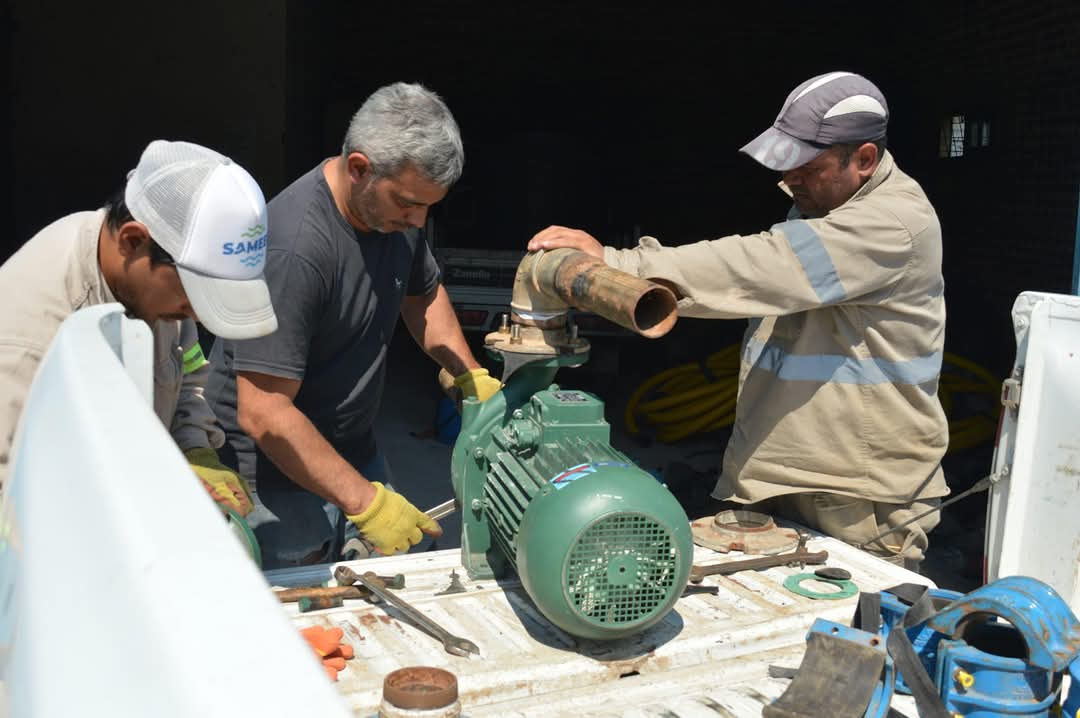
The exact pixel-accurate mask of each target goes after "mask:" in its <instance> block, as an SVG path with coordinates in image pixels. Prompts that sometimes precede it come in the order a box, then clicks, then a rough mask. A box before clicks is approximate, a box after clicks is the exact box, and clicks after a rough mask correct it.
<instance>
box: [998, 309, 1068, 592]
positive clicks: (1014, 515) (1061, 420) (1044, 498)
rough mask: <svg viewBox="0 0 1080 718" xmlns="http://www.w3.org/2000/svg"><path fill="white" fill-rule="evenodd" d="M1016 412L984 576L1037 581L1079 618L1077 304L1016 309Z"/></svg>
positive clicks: (1005, 437)
mask: <svg viewBox="0 0 1080 718" xmlns="http://www.w3.org/2000/svg"><path fill="white" fill-rule="evenodd" d="M1013 326H1014V328H1015V330H1016V345H1017V350H1016V363H1015V365H1014V376H1017V375H1018V374H1022V380H1023V388H1022V392H1021V395H1020V405H1019V410H1009V409H1005V410H1004V416H1003V418H1002V426H1001V433H1000V436H999V438H998V446H997V448H996V450H995V452H994V473H995V474H997V475H999V476H1000V475H1001V474H1002V473H1003V471H1004V470H1005V468H1006V467H1008V471H1007V473H1006V475H1005V476H1004V478H1002V479H1001V480H999V481H998V482H997V483H996V484H995V485H994V486H993V487H992V489H991V493H990V505H989V510H988V512H987V531H986V547H987V551H986V553H987V577H988V579H989V580H991V581H992V580H995V579H997V578H1000V577H1002V576H1012V575H1025V576H1032V577H1034V578H1038V579H1040V580H1042V581H1044V582H1046V583H1048V584H1049V585H1050V586H1052V587H1053V588H1054V589H1055V590H1057V592H1058V593H1060V594H1061V595H1062V597H1063V598H1065V600H1066V601H1068V602H1069V605H1070V606H1071V607H1072V609H1073V611H1076V612H1080V297H1075V296H1071V295H1062V294H1045V293H1040V292H1024V293H1022V294H1021V295H1020V296H1018V297H1017V299H1016V303H1015V304H1014V305H1013Z"/></svg>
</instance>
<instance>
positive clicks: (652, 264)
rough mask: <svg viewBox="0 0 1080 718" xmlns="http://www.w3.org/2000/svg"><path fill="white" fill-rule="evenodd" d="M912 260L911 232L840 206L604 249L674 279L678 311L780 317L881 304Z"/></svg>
mask: <svg viewBox="0 0 1080 718" xmlns="http://www.w3.org/2000/svg"><path fill="white" fill-rule="evenodd" d="M856 220H857V226H856ZM910 257H911V237H910V235H909V234H908V232H907V231H905V230H904V228H903V227H902V226H901V225H900V223H899V222H898V221H897V220H896V219H895V218H894V217H892V216H891V215H889V214H888V213H887V212H879V213H876V214H874V213H868V212H866V211H865V210H863V211H859V212H854V213H853V212H850V211H848V212H845V211H844V208H843V207H841V208H839V209H838V210H835V211H834V212H832V213H831V214H829V215H828V216H827V217H824V218H821V219H809V220H803V219H795V220H789V221H787V222H783V223H781V224H777V225H775V226H773V227H772V228H771V229H770V230H769V231H767V232H761V233H760V234H750V235H732V236H729V237H721V238H720V239H713V240H705V241H702V242H697V243H694V244H687V245H683V246H679V247H664V246H662V245H661V244H660V243H659V242H658V241H657V240H656V239H654V238H653V237H642V238H641V242H640V244H639V246H638V247H636V248H634V249H623V250H617V249H613V248H611V247H605V248H604V261H605V262H607V264H609V265H611V266H613V267H615V268H617V269H620V270H622V271H624V272H628V273H629V274H633V275H635V276H638V277H643V278H646V279H663V280H667V281H668V282H670V283H672V284H673V285H674V286H675V288H676V290H677V291H678V293H679V295H680V299H679V313H680V314H681V315H683V316H688V317H707V318H717V319H738V318H745V317H770V316H782V315H787V314H794V313H796V312H801V311H805V310H808V309H814V308H816V307H821V306H825V305H832V304H841V303H858V302H859V301H860V298H867V301H870V298H869V296H868V295H871V294H876V295H877V296H875V297H874V298H873V301H880V299H881V296H882V295H883V294H884V295H885V296H887V294H888V292H889V291H891V289H892V288H893V287H894V286H895V285H896V283H897V281H898V280H899V279H900V278H901V277H902V276H903V274H904V271H905V269H906V268H907V265H908V262H909V260H910Z"/></svg>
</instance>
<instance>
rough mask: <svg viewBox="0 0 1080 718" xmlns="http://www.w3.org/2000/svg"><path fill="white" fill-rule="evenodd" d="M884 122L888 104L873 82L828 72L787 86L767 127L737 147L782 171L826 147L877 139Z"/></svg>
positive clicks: (842, 73) (801, 163) (883, 128)
mask: <svg viewBox="0 0 1080 718" xmlns="http://www.w3.org/2000/svg"><path fill="white" fill-rule="evenodd" d="M888 124H889V106H888V105H887V104H886V103H885V96H884V95H882V94H881V90H879V89H878V88H877V86H876V85H874V83H872V82H870V81H869V80H867V79H866V78H865V77H863V76H862V75H856V74H855V73H853V72H829V73H826V74H824V75H818V76H817V77H812V78H810V79H809V80H807V81H806V82H804V83H802V84H801V85H799V86H798V87H796V88H795V89H794V90H792V91H791V94H790V95H788V96H787V100H785V101H784V106H783V107H782V108H781V109H780V114H779V115H777V116H776V121H775V122H773V125H772V127H770V128H769V129H767V130H765V131H764V132H762V133H761V134H760V135H758V136H757V137H756V138H755V139H754V140H753V141H751V142H749V143H748V144H747V145H746V146H744V147H743V148H742V149H740V150H739V151H740V152H745V153H746V154H748V155H750V156H751V157H753V158H754V159H755V160H757V161H758V162H760V163H761V164H763V165H765V166H766V167H768V168H769V169H774V170H779V171H781V172H784V171H787V170H790V169H795V168H796V167H800V166H802V165H804V164H806V163H807V162H809V161H810V160H812V159H814V158H815V157H817V156H818V155H820V154H821V153H822V152H824V151H825V150H826V149H828V148H829V147H831V146H832V145H841V144H847V143H855V142H870V141H873V140H880V139H881V138H883V137H885V130H886V127H887V126H888Z"/></svg>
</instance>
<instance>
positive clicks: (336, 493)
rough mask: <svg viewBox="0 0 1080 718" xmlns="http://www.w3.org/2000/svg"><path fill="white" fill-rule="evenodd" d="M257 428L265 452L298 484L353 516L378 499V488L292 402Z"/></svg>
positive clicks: (275, 411)
mask: <svg viewBox="0 0 1080 718" xmlns="http://www.w3.org/2000/svg"><path fill="white" fill-rule="evenodd" d="M281 403H282V405H281V406H279V407H276V408H275V410H273V411H270V412H266V416H265V417H264V418H263V419H262V420H261V421H259V422H258V428H257V429H256V428H254V427H253V431H252V432H251V433H252V437H253V438H254V439H255V442H256V443H257V444H258V445H259V448H260V449H262V451H263V453H265V454H266V455H267V456H269V457H270V460H271V461H273V462H274V464H275V465H276V466H277V467H278V468H279V469H280V470H281V471H282V472H283V473H284V474H285V475H286V476H288V477H289V478H290V479H292V480H293V481H294V482H295V483H297V484H299V485H300V486H302V487H304V488H305V489H307V490H308V491H310V492H312V493H314V494H318V495H319V496H321V497H323V498H324V499H326V500H327V501H330V502H331V503H333V504H336V505H337V506H340V507H341V509H342V510H343V511H344V512H345V513H346V514H350V515H355V514H359V513H361V512H362V511H363V510H364V509H365V508H366V507H367V505H368V504H370V503H371V501H372V499H374V498H375V487H374V486H372V485H371V483H370V482H369V481H368V480H367V479H365V478H364V477H363V476H361V475H360V472H358V471H357V470H356V469H354V468H353V467H352V465H351V464H349V462H347V461H345V459H343V458H342V457H341V455H340V454H339V453H338V452H337V450H335V449H334V447H333V446H331V445H330V442H328V441H327V440H326V439H325V438H323V436H322V434H320V433H319V431H318V429H316V428H315V426H314V425H313V424H312V423H311V421H310V420H308V418H307V417H306V416H304V414H303V412H301V411H300V410H299V409H297V408H296V406H295V405H294V404H293V403H292V402H287V406H286V405H285V404H286V402H285V401H283V402H281Z"/></svg>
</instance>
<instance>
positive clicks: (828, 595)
mask: <svg viewBox="0 0 1080 718" xmlns="http://www.w3.org/2000/svg"><path fill="white" fill-rule="evenodd" d="M803 581H821V582H822V583H828V584H832V585H833V586H836V587H837V588H839V589H840V590H839V591H813V590H811V589H809V588H803V585H802V583H803ZM784 588H786V589H787V590H789V591H791V592H792V593H794V594H796V595H797V596H804V597H806V598H813V599H819V600H823V601H838V600H840V599H842V598H851V597H852V596H854V595H855V594H857V593H858V592H859V587H858V586H856V585H855V583H854V582H852V581H844V580H839V579H835V578H823V577H822V576H816V575H814V574H812V573H796V574H793V575H791V576H788V577H787V578H785V579H784Z"/></svg>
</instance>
